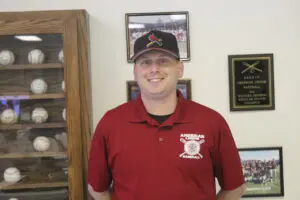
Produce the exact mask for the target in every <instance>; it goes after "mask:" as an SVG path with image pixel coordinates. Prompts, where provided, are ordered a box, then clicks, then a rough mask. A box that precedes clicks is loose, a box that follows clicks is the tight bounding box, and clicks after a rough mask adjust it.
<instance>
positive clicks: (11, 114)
mask: <svg viewBox="0 0 300 200" xmlns="http://www.w3.org/2000/svg"><path fill="white" fill-rule="evenodd" d="M0 119H1V122H2V123H3V124H14V123H16V122H17V119H18V117H17V113H16V112H15V111H14V110H13V109H11V108H6V109H5V110H4V111H3V112H2V113H1V115H0Z"/></svg>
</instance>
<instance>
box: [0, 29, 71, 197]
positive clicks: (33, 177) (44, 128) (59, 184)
mask: <svg viewBox="0 0 300 200" xmlns="http://www.w3.org/2000/svg"><path fill="white" fill-rule="evenodd" d="M65 94H66V87H65V82H64V51H63V37H62V34H35V35H1V36H0V199H1V200H35V199H38V200H50V199H51V200H54V199H55V200H65V199H69V198H68V162H69V160H68V153H67V152H68V130H67V127H68V126H67V121H66V116H67V115H66V112H67V110H66V108H67V106H66V105H67V104H66V99H65V96H66V95H65Z"/></svg>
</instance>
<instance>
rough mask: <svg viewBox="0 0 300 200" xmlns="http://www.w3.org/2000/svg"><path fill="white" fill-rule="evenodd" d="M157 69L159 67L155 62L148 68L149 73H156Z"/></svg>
mask: <svg viewBox="0 0 300 200" xmlns="http://www.w3.org/2000/svg"><path fill="white" fill-rule="evenodd" d="M158 69H159V66H158V64H157V63H156V62H152V64H151V66H150V71H151V72H157V71H158Z"/></svg>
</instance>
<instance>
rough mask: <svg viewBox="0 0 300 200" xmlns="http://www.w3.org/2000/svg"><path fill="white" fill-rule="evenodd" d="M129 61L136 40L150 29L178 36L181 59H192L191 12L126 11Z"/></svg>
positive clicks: (129, 60)
mask: <svg viewBox="0 0 300 200" xmlns="http://www.w3.org/2000/svg"><path fill="white" fill-rule="evenodd" d="M125 24H126V45H127V61H128V62H130V63H132V62H133V61H132V59H131V57H132V56H133V47H134V43H135V40H136V39H137V38H139V37H141V36H142V35H144V34H146V33H147V32H149V31H150V30H154V29H156V30H161V31H165V32H170V33H172V34H173V35H175V37H176V38H177V42H178V48H179V54H180V60H183V61H187V60H190V39H189V13H188V12H187V11H180V12H149V13H126V14H125Z"/></svg>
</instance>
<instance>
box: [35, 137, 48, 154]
mask: <svg viewBox="0 0 300 200" xmlns="http://www.w3.org/2000/svg"><path fill="white" fill-rule="evenodd" d="M50 144H51V143H50V140H49V139H48V138H47V137H44V136H38V137H36V138H35V139H34V140H33V148H34V149H35V150H36V151H47V150H48V149H49V148H50Z"/></svg>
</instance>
